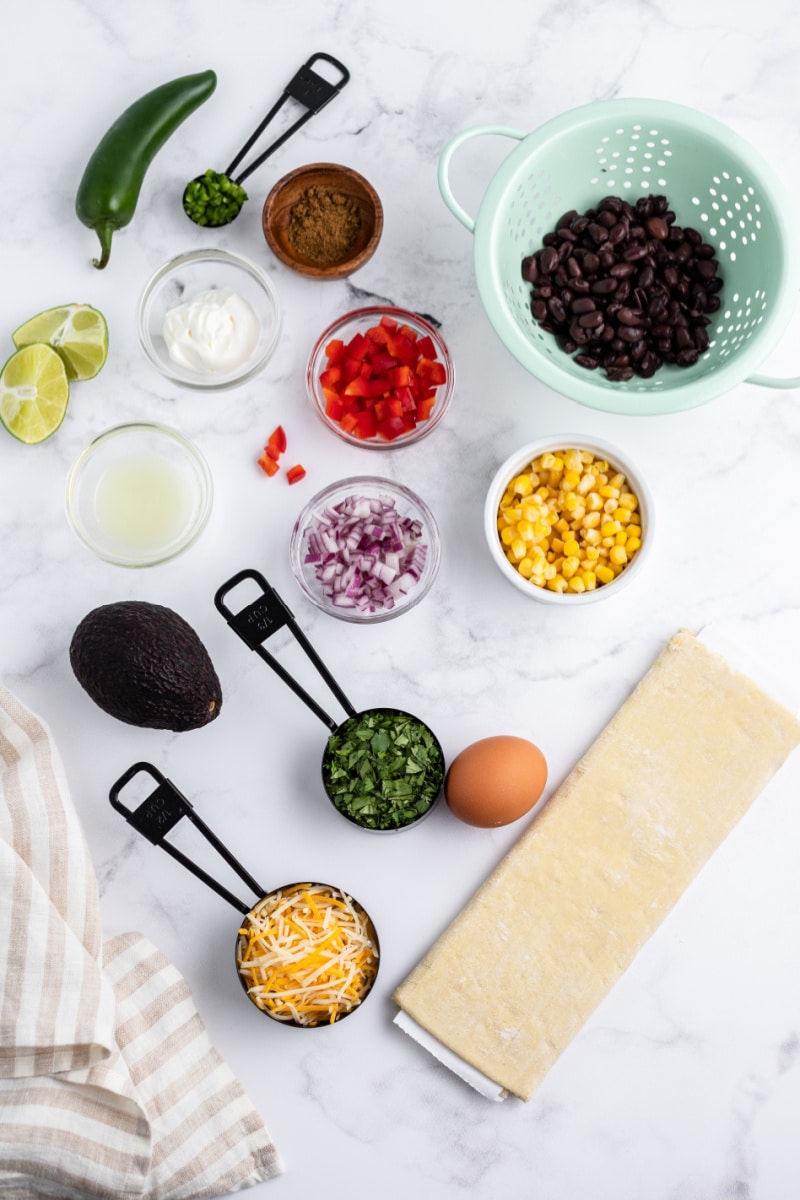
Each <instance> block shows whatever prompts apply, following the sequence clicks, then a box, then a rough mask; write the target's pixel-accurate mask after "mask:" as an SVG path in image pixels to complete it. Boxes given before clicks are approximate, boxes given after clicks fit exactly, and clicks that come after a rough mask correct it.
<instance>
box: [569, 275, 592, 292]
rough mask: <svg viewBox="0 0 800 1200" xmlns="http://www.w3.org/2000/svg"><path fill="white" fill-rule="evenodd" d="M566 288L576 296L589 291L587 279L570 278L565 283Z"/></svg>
mask: <svg viewBox="0 0 800 1200" xmlns="http://www.w3.org/2000/svg"><path fill="white" fill-rule="evenodd" d="M567 287H568V289H569V290H570V291H571V292H573V293H574V294H575V295H576V296H584V295H586V293H587V292H588V291H589V280H588V279H570V281H569V283H568V284H567Z"/></svg>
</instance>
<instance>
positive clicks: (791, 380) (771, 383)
mask: <svg viewBox="0 0 800 1200" xmlns="http://www.w3.org/2000/svg"><path fill="white" fill-rule="evenodd" d="M745 383H755V384H756V385H757V386H758V387H768V388H785V389H787V390H788V389H789V388H800V375H791V376H789V377H788V378H786V379H780V378H778V377H777V376H775V375H748V376H747V378H746V379H745Z"/></svg>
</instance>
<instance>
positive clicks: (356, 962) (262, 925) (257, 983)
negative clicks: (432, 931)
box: [109, 762, 380, 1029]
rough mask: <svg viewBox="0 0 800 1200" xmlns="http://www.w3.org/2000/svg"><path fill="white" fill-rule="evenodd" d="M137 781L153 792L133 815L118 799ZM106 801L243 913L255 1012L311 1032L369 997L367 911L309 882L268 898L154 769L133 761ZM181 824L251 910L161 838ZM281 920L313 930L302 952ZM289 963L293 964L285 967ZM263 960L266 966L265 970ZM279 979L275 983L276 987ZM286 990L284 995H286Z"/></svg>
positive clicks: (240, 969) (242, 938) (371, 930)
mask: <svg viewBox="0 0 800 1200" xmlns="http://www.w3.org/2000/svg"><path fill="white" fill-rule="evenodd" d="M142 774H144V775H148V776H150V778H151V779H153V780H154V781H155V784H156V786H155V788H154V789H153V790H152V791H151V792H149V793H148V795H147V796H146V797H145V799H144V800H143V801H142V802H141V803H140V804H139V805H138V806H137V807H136V808H135V809H130V808H128V807H127V806H126V805H125V804H124V803H123V802H122V800H121V799H120V792H121V791H122V790H123V788H125V787H127V786H128V785H129V784H130V783H131V782H132V780H134V779H135V778H136V776H139V775H142ZM109 800H110V801H111V806H112V808H114V809H116V811H117V812H119V813H121V814H122V816H123V817H124V818H125V820H126V821H127V822H128V824H129V825H132V826H133V828H134V829H135V830H136V831H137V833H140V834H142V836H143V837H146V838H147V839H148V841H150V842H152V843H153V845H154V846H160V847H161V849H162V850H165V851H166V852H167V854H169V855H171V857H172V858H174V859H176V860H177V861H178V862H179V863H181V865H182V866H184V867H185V868H186V869H187V871H190V872H191V873H192V874H193V875H195V876H196V877H197V878H198V879H200V880H202V882H203V883H205V884H206V885H207V886H208V887H210V888H211V890H212V891H213V892H216V893H217V895H218V896H221V897H222V899H223V900H227V901H228V903H229V904H231V905H232V906H233V907H234V908H235V909H237V911H238V912H240V913H242V915H243V916H244V922H243V924H241V925H240V927H239V929H238V931H237V934H236V974H237V976H238V979H239V982H240V983H241V985H242V987H243V988H244V990H245V992H246V993H247V996H248V997H249V999H250V1000H252V1002H253V1004H255V1006H256V1008H258V1010H259V1011H260V1012H263V1013H266V1015H267V1016H268V1017H271V1018H272V1019H273V1020H275V1021H280V1022H281V1023H282V1024H284V1025H293V1026H296V1027H299V1028H302V1029H312V1028H316V1027H317V1026H319V1025H332V1024H334V1023H335V1022H336V1021H340V1020H342V1019H343V1018H344V1017H346V1016H349V1015H350V1013H351V1012H354V1011H355V1009H356V1008H357V1007H358V1006H359V1005H360V1004H362V1003H363V1001H364V1000H365V999H366V998H367V996H368V995H369V993H370V991H371V990H372V988H373V986H374V983H375V979H376V977H377V974H378V964H379V957H380V947H379V943H378V935H377V932H376V930H375V926H374V924H373V922H372V919H371V918H370V916H369V913H368V912H367V910H366V909H365V908H364V907H363V906H362V905H361V904H359V903H358V901H356V900H354V899H353V897H352V896H350V895H349V894H348V893H347V892H343V891H342V890H341V889H340V888H337V887H333V886H332V885H331V884H327V883H312V882H300V883H289V884H284V885H283V886H282V887H279V888H274V889H273V890H272V891H269V892H268V891H266V889H265V888H263V887H262V886H261V885H260V884H259V883H257V882H256V880H255V879H254V878H253V876H252V875H251V874H250V872H249V871H247V870H245V868H244V867H243V866H242V864H241V863H240V862H239V861H238V859H236V858H234V856H233V854H232V853H231V852H230V850H229V849H228V848H227V846H225V845H224V844H223V843H222V842H221V841H220V840H219V838H218V837H217V836H216V834H215V833H214V832H213V831H212V830H211V829H210V828H209V826H208V825H206V823H205V821H204V820H203V819H202V818H201V817H199V816H198V814H197V813H196V812H195V810H194V806H193V805H192V804H191V802H190V801H189V800H187V799H186V797H185V796H184V795H183V793H182V792H180V791H178V789H177V788H176V787H175V785H174V784H173V783H172V782H171V781H170V780H169V779H167V778H166V777H165V776H164V775H163V774H162V773H161V771H159V770H158V768H157V767H154V766H153V764H152V763H148V762H137V763H134V764H133V766H131V767H129V768H128V770H127V771H125V772H124V773H123V774H122V775H120V777H119V779H118V780H117V781H116V783H114V784H112V786H111V789H110V791H109ZM183 817H188V819H189V820H190V821H191V822H192V824H193V825H194V826H195V827H196V828H197V829H198V830H199V831H200V833H201V834H202V835H203V837H204V838H205V839H206V840H207V841H208V842H209V843H210V844H211V845H212V846H213V847H214V849H215V850H216V851H217V853H218V854H220V855H221V857H222V858H223V859H224V860H225V862H226V863H228V865H229V866H230V867H232V868H233V870H234V871H235V872H236V874H237V875H238V876H239V878H240V879H241V880H242V881H243V882H244V883H245V884H247V886H248V887H249V888H250V890H251V891H253V892H255V894H256V895H257V896H259V897H260V899H259V900H258V902H257V903H256V904H254V905H251V904H247V903H245V902H244V901H243V900H239V899H238V898H237V897H236V896H235V895H234V894H233V892H230V891H229V890H228V889H227V888H226V887H225V886H224V885H223V884H221V883H220V882H219V880H217V879H215V878H214V877H213V875H210V874H209V873H208V872H207V871H205V870H204V869H203V868H202V867H200V866H198V864H197V863H196V862H194V861H193V860H192V859H190V858H188V857H187V855H185V854H184V853H183V852H182V851H181V850H179V849H178V848H177V846H174V845H173V844H172V843H171V842H168V841H166V835H167V834H168V833H169V832H170V831H171V830H172V829H174V828H175V826H176V825H177V824H178V822H179V821H180V820H181V819H182V818H183ZM326 913H327V914H328V919H327V922H326V920H325V914H326ZM331 914H333V916H331ZM285 916H288V918H291V917H295V916H299V917H300V918H301V920H302V921H303V923H304V924H305V925H306V926H307V927H308V928H309V929H310V934H309V941H308V944H307V945H305V946H304V945H302V944H301V943H300V942H298V940H297V937H296V936H295V937H294V940H293V941H292V942H291V944H287V942H286V940H285V928H284V926H285V921H284V917H285ZM337 925H338V930H339V935H338V936H339V938H340V939H341V941H343V942H344V943H345V945H344V949H341V950H340V953H341V955H342V956H343V958H344V960H345V961H344V962H343V963H342V964H339V963H338V962H337V961H336V954H335V952H334V950H332V949H330V943H331V941H332V935H333V934H334V932H335V928H336V926H337ZM343 930H344V932H342V931H343ZM295 935H296V930H295ZM348 942H349V945H348ZM326 946H327V947H328V949H326ZM303 956H307V958H308V959H311V960H314V962H313V964H312V966H311V973H310V974H309V972H308V971H307V970H306V979H305V980H303V979H302V978H301V977H300V970H299V968H298V967H297V966H296V965H294V964H295V963H296V960H297V959H298V958H302V957H303ZM287 957H289V958H291V960H292V963H293V965H291V966H288V967H286V966H282V965H281V964H282V963H283V962H285V960H286V959H287ZM320 958H323V959H324V962H325V963H326V964H329V965H330V970H331V972H333V973H336V974H337V975H339V977H340V978H339V979H338V980H336V981H334V982H331V980H330V978H325V977H324V975H325V965H323V966H320V965H319V960H320ZM259 959H261V960H262V961H261V962H259ZM266 959H270V960H271V961H270V962H269V963H267V962H266V961H265V960H266ZM293 974H294V975H296V976H297V978H296V981H292V982H290V983H289V985H288V986H287V984H286V982H285V978H283V979H281V976H284V977H286V976H292V975H293ZM347 975H350V980H349V983H348V984H347V987H348V989H349V990H348V991H347V993H346V994H345V991H344V987H343V986H342V982H341V978H342V977H345V978H346V976H347ZM312 976H316V978H312ZM276 979H279V980H280V982H278V983H275V982H274V981H275V980H276ZM336 988H338V989H339V993H340V994H339V998H338V999H336V998H335V997H334V998H332V994H333V992H334V991H335V990H336ZM287 991H288V992H289V993H290V994H289V995H286V994H285V993H286V992H287ZM292 996H293V997H294V1001H292Z"/></svg>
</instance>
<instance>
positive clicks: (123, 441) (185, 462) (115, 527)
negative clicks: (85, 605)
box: [66, 422, 213, 567]
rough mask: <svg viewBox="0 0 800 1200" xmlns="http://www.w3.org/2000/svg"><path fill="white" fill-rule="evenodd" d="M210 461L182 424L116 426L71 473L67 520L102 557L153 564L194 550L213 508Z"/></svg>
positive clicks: (91, 445)
mask: <svg viewBox="0 0 800 1200" xmlns="http://www.w3.org/2000/svg"><path fill="white" fill-rule="evenodd" d="M212 503H213V484H212V479H211V472H210V471H209V468H208V464H207V462H206V460H205V458H204V457H203V455H202V454H201V453H200V451H199V450H198V449H197V447H196V446H194V445H193V444H192V443H191V442H190V441H189V440H188V439H187V438H185V437H184V436H183V435H182V434H181V433H179V432H178V431H177V429H170V428H169V427H168V426H166V425H158V424H155V423H152V422H135V423H133V424H129V425H116V426H114V428H112V429H107V430H106V431H105V432H104V433H101V434H100V435H99V436H98V437H96V438H94V440H93V441H91V442H90V443H89V445H88V446H86V448H85V449H84V450H82V451H81V453H80V454H79V455H78V457H77V458H76V460H75V462H74V463H73V464H72V467H71V469H70V472H69V475H68V477H67V487H66V511H67V519H68V521H69V523H70V526H71V527H72V530H73V532H74V533H75V535H76V536H77V537H78V539H79V540H80V541H81V542H82V543H83V544H84V546H86V547H87V548H88V549H89V550H91V551H92V552H93V553H94V554H96V555H97V557H98V558H102V559H103V560H104V561H105V562H110V563H115V564H116V565H117V566H120V567H152V566H155V565H156V564H158V563H162V562H167V561H168V560H169V559H172V558H175V557H177V555H179V554H181V553H183V551H184V550H186V549H188V547H189V546H191V545H192V543H193V542H195V541H196V540H197V538H198V537H199V536H200V534H201V532H202V530H203V529H204V528H205V525H206V523H207V521H208V518H209V516H210V514H211V507H212Z"/></svg>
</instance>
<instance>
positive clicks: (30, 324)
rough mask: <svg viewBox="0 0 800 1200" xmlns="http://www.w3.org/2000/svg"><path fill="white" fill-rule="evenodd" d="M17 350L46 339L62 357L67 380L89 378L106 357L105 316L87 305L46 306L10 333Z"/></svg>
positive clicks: (94, 373)
mask: <svg viewBox="0 0 800 1200" xmlns="http://www.w3.org/2000/svg"><path fill="white" fill-rule="evenodd" d="M11 337H12V340H13V342H14V345H15V346H16V347H17V349H18V350H19V349H21V348H22V347H23V346H30V345H31V344H32V343H33V342H47V343H48V345H50V346H52V347H53V349H54V350H57V351H58V353H59V354H60V355H61V357H62V358H63V360H64V366H65V367H66V368H67V379H93V378H94V376H95V375H96V374H97V373H98V371H99V370H100V369H101V367H102V366H103V363H104V362H105V361H106V358H107V357H108V326H107V325H106V319H105V317H104V316H103V314H102V313H101V312H98V311H97V309H96V308H92V307H91V305H90V304H62V305H61V306H60V307H59V308H48V309H46V310H45V311H44V312H41V313H39V314H38V315H37V316H35V317H31V319H30V321H26V322H25V324H24V325H20V327H19V329H16V330H14V332H13V333H12V335H11Z"/></svg>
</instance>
